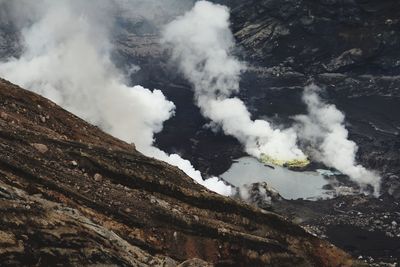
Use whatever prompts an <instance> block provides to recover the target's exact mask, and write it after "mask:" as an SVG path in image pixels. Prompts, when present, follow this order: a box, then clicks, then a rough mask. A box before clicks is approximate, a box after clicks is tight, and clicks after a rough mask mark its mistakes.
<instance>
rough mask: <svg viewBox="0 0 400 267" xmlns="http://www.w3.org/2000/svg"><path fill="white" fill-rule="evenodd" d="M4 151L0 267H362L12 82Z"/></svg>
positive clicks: (1, 92) (3, 99)
mask: <svg viewBox="0 0 400 267" xmlns="http://www.w3.org/2000/svg"><path fill="white" fill-rule="evenodd" d="M0 149H1V153H0V209H1V213H2V216H1V217H0V262H1V263H2V264H1V265H2V266H22V265H25V266H33V265H34V266H59V265H72V266H82V265H87V266H98V265H101V264H104V265H107V266H177V265H178V264H180V263H182V262H184V261H186V262H185V263H182V265H181V266H210V265H211V264H216V265H217V266H265V265H269V266H294V265H296V266H351V265H354V264H355V263H354V262H353V261H352V260H351V258H350V257H349V256H348V255H347V254H346V253H344V252H343V251H341V250H339V249H337V248H336V247H334V246H332V245H330V244H329V243H327V242H325V241H322V240H320V239H318V238H315V237H313V236H311V235H310V234H308V233H306V232H305V231H304V230H303V229H302V228H300V227H299V226H296V225H293V224H291V223H289V222H287V221H285V220H284V219H283V218H281V217H279V216H278V215H276V214H273V213H270V212H267V211H263V210H260V209H256V208H253V207H250V206H247V205H245V204H242V203H239V202H236V201H234V200H232V199H230V198H225V197H221V196H218V195H216V194H214V193H211V192H209V191H207V190H206V189H205V188H203V187H202V186H200V185H197V184H195V183H194V182H193V181H192V180H191V179H190V178H189V177H187V176H186V175H185V174H183V173H182V172H181V171H180V170H178V169H177V168H175V167H172V166H170V165H167V164H166V163H163V162H160V161H157V160H155V159H151V158H147V157H145V156H143V155H142V154H140V153H139V152H137V151H136V150H135V147H134V146H133V145H129V144H126V143H124V142H122V141H120V140H117V139H115V138H113V137H111V136H109V135H107V134H105V133H103V132H102V131H101V130H99V129H98V128H96V127H94V126H92V125H89V124H88V123H86V122H84V121H82V120H81V119H79V118H77V117H75V116H73V115H72V114H70V113H68V112H66V111H65V110H63V109H61V108H60V107H58V106H57V105H55V104H54V103H52V102H50V101H49V100H46V99H44V98H42V97H40V96H38V95H36V94H33V93H31V92H28V91H25V90H23V89H21V88H19V87H17V86H15V85H12V84H10V83H8V82H6V81H4V80H0ZM200 259H201V260H200ZM190 264H191V265H190Z"/></svg>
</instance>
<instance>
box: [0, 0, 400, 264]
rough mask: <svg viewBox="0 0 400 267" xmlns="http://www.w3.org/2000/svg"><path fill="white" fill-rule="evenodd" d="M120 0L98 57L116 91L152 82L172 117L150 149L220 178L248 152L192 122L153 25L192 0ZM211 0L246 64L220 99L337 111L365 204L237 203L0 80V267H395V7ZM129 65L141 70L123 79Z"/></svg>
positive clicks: (185, 90)
mask: <svg viewBox="0 0 400 267" xmlns="http://www.w3.org/2000/svg"><path fill="white" fill-rule="evenodd" d="M132 1H133V2H135V4H136V5H137V7H138V9H137V10H138V12H133V13H129V15H128V14H125V13H124V14H120V15H117V19H116V27H115V28H114V29H113V31H112V38H111V41H110V43H111V44H112V51H111V59H112V61H113V63H114V64H115V65H116V67H117V68H118V69H120V70H124V71H125V72H126V73H127V76H128V77H129V79H128V83H129V84H131V85H136V84H140V85H142V86H144V87H146V88H159V89H160V90H162V93H163V94H164V95H165V96H166V98H167V99H168V100H170V101H172V102H174V104H175V106H176V110H175V115H174V116H173V117H172V118H171V119H169V120H167V121H166V122H165V123H164V125H163V129H162V131H161V132H159V133H157V134H156V135H155V145H156V146H157V147H158V148H160V149H162V150H163V151H166V152H168V153H179V154H180V155H181V156H182V157H183V158H185V159H188V160H190V162H191V163H192V164H193V166H194V167H195V168H196V169H198V170H199V171H201V173H202V175H203V177H207V176H218V175H221V174H222V173H224V172H226V171H227V170H228V169H229V168H230V167H231V165H232V164H233V162H234V160H236V159H238V158H241V157H244V156H246V155H247V154H246V153H245V152H243V151H244V150H243V145H242V144H240V143H239V142H238V141H237V140H236V139H235V138H233V137H230V136H227V135H224V134H223V132H221V131H219V132H215V131H212V130H211V129H210V128H209V127H204V125H206V124H208V123H209V120H207V119H205V118H204V116H202V114H201V111H200V109H199V108H198V107H197V106H196V105H195V104H194V101H193V99H194V97H195V96H194V93H193V90H192V87H193V86H192V85H191V84H190V83H189V82H188V81H187V80H186V78H185V77H184V76H183V75H182V74H181V72H180V71H179V69H178V68H177V66H176V65H174V64H173V63H172V62H171V60H170V56H169V51H167V50H166V49H165V48H164V47H163V46H162V45H161V44H160V42H159V39H160V36H161V28H162V26H163V25H165V24H166V23H167V22H169V21H171V20H172V19H173V18H175V17H176V16H177V15H180V14H183V13H184V12H185V11H186V10H189V9H190V8H191V6H192V4H193V1H183V0H182V1H180V0H169V1H167V2H166V3H163V4H160V2H161V1H156V0H154V1H150V2H149V3H151V4H152V6H151V8H152V9H148V10H147V11H148V12H146V14H145V13H140V12H144V11H143V10H146V5H145V4H143V3H144V1H141V0H132ZM128 2H129V1H128ZM183 2H185V3H183ZM212 2H215V3H219V4H223V5H227V6H228V7H229V8H230V14H231V17H230V25H229V26H230V28H231V30H232V32H233V36H234V39H235V42H236V46H235V50H234V51H233V53H234V55H235V56H236V57H237V58H239V59H240V60H243V61H245V62H246V64H247V68H246V71H245V72H243V73H242V74H241V80H240V91H239V92H238V93H237V94H236V95H235V96H237V97H239V98H240V99H242V100H243V102H244V103H245V104H246V106H247V107H248V109H249V111H250V112H251V114H252V118H264V117H265V118H270V119H272V120H273V121H274V123H276V124H280V125H291V124H292V123H293V119H292V117H293V116H295V115H297V114H303V113H306V106H305V105H304V103H303V102H302V99H301V97H302V93H303V89H304V87H305V86H306V85H308V84H310V83H311V82H313V83H315V84H317V85H318V86H320V87H321V88H323V92H324V93H323V98H324V99H325V100H326V101H327V102H329V103H332V104H334V105H336V107H337V108H338V109H339V110H341V111H342V112H343V113H344V114H345V115H346V128H347V129H348V131H349V139H351V140H353V141H354V142H355V143H357V145H358V147H359V150H358V152H357V161H358V162H359V163H360V164H362V165H363V166H365V167H366V168H368V169H372V170H376V171H377V172H379V174H380V175H381V177H382V183H381V192H380V196H379V197H378V198H376V197H373V196H368V195H363V194H355V195H354V194H351V195H340V196H338V197H335V198H333V199H326V200H316V201H315V200H314V201H310V200H306V199H297V200H287V199H284V198H282V197H281V196H280V195H279V192H278V193H276V192H272V191H270V188H269V187H267V186H266V185H265V184H262V183H258V184H253V185H251V186H250V187H249V191H248V198H247V203H244V202H243V200H241V199H240V198H241V196H240V194H236V195H235V196H232V197H230V198H226V197H222V196H219V195H217V194H214V193H212V192H209V191H207V190H206V189H205V188H203V187H202V186H200V185H198V184H196V183H194V182H193V181H192V179H190V178H189V177H188V176H187V175H185V174H184V173H183V172H181V171H180V170H179V169H177V168H175V167H172V166H170V165H168V164H166V163H163V162H161V161H157V160H155V159H151V158H148V157H145V156H144V155H142V154H141V153H140V152H138V151H137V150H136V149H135V146H134V145H132V144H128V143H125V142H122V141H120V140H118V139H116V138H114V137H111V136H110V135H108V134H105V133H103V132H102V131H101V130H100V129H99V128H97V127H96V126H92V125H90V124H88V123H86V122H84V121H83V120H81V119H79V118H77V117H75V116H74V115H72V114H70V113H68V112H67V111H64V110H63V109H61V108H60V107H58V106H57V105H55V104H54V103H52V102H50V101H48V100H46V99H44V98H42V97H40V96H38V95H36V94H34V93H31V92H29V91H25V90H24V89H21V88H19V87H18V86H15V85H13V84H11V83H9V82H7V81H4V80H2V81H1V82H0V113H1V116H0V147H1V150H0V157H1V158H0V203H1V204H0V210H1V211H2V216H1V218H0V265H5V266H50V265H54V266H56V265H59V266H61V265H72V266H82V265H87V266H90V265H99V264H105V265H110V266H177V265H179V264H181V266H212V265H216V266H359V265H360V266H364V265H365V266H366V265H370V266H398V265H399V264H400V256H399V255H400V207H399V203H400V118H399V114H400V50H399V47H400V17H399V14H400V3H399V2H398V1H396V0H382V1H373V0H353V1H341V0H330V1H327V0H324V1H313V0H284V1H282V0H249V1H242V0H220V1H212ZM0 5H1V7H4V8H2V9H1V10H0V58H1V62H5V61H7V60H9V58H10V57H12V56H14V57H17V58H18V57H19V56H21V54H23V53H24V45H23V42H22V37H21V33H19V32H18V29H17V26H16V25H14V24H13V23H12V21H11V19H10V17H9V16H8V15H7V14H6V13H7V12H6V10H7V8H9V6H7V1H0ZM154 10H156V11H157V12H155V11H154ZM139 11H140V12H139ZM32 12H36V11H35V10H33V11H32ZM39 13H40V12H39ZM148 13H150V15H149V14H148ZM153 13H154V14H153ZM132 65H137V66H139V67H140V68H136V69H134V71H133V72H132V71H131V70H132ZM54 71H57V70H54ZM2 78H7V77H2ZM27 89H30V88H27ZM99 126H101V125H99ZM323 167H325V166H322V165H321V164H320V163H317V162H312V164H311V166H310V168H311V169H313V170H315V169H318V168H323ZM338 179H339V182H340V183H341V185H348V186H350V187H351V186H355V187H356V185H354V184H353V183H352V182H351V181H349V179H348V178H346V177H338ZM299 190H301V188H299ZM265 192H267V194H268V196H269V197H268V198H267V199H266V198H265ZM331 244H333V245H331ZM185 261H186V262H185ZM183 262H185V263H183Z"/></svg>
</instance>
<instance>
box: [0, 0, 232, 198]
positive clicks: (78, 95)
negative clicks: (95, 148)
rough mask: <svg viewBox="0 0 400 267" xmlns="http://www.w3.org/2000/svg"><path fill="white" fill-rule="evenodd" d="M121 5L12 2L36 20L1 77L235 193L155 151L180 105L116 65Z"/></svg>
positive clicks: (99, 0)
mask: <svg viewBox="0 0 400 267" xmlns="http://www.w3.org/2000/svg"><path fill="white" fill-rule="evenodd" d="M6 2H7V1H6ZM116 2H117V1H105V0H96V1H77V0H57V1H53V0H42V1H39V0H38V1H36V0H35V1H24V0H13V1H12V5H13V7H15V8H16V9H18V10H21V9H24V10H27V9H28V10H29V9H30V8H31V9H32V10H35V16H33V17H31V18H29V21H25V22H24V23H21V22H20V21H18V25H24V26H23V27H22V29H21V34H22V39H23V41H24V46H25V49H24V51H23V54H22V55H21V56H20V57H19V58H11V59H9V60H7V62H2V63H0V75H1V76H3V77H4V78H6V79H9V80H10V81H12V82H14V83H17V84H19V85H20V86H22V87H25V88H27V89H31V90H34V91H36V92H37V93H39V94H41V95H43V96H45V97H48V98H50V99H51V100H53V101H55V102H56V103H57V104H59V105H61V106H63V107H64V108H66V109H68V110H69V111H71V112H73V113H75V114H77V115H78V116H81V117H83V118H84V119H86V120H88V121H90V122H91V123H93V124H96V125H98V126H100V127H101V128H102V129H104V130H105V131H107V132H109V133H110V134H112V135H114V136H116V137H118V138H121V139H122V140H125V141H128V142H134V143H135V144H136V147H137V148H138V150H139V151H141V152H143V153H144V154H146V155H148V156H153V157H156V158H158V159H161V160H164V161H167V162H168V163H170V164H172V165H176V166H178V167H179V168H181V169H182V170H183V171H184V172H186V173H187V174H188V175H189V176H191V177H192V178H193V179H194V180H196V181H197V182H199V183H201V184H203V185H205V186H206V187H208V188H209V189H211V190H213V191H216V192H218V193H221V194H224V195H229V194H230V193H231V191H230V190H231V188H230V187H229V186H226V185H225V184H224V183H223V182H221V181H218V179H216V178H212V179H209V180H206V181H203V179H202V177H201V174H200V172H198V171H196V170H195V169H194V168H193V167H192V165H191V164H190V162H189V161H187V160H184V159H182V158H181V157H180V156H178V155H168V154H166V153H164V152H163V151H161V150H159V149H157V148H155V147H154V146H153V142H154V134H155V133H157V132H160V131H161V130H162V127H163V123H164V121H166V120H168V119H169V118H170V117H171V116H173V114H174V109H175V106H174V104H173V103H172V102H170V101H168V100H167V99H166V98H165V96H164V95H163V94H162V92H161V91H160V90H153V91H150V90H149V89H145V88H143V87H141V86H133V87H129V86H127V85H125V83H124V77H123V76H122V75H121V74H120V73H119V72H118V70H117V69H116V67H115V66H114V64H113V63H112V62H111V59H110V58H111V49H112V46H111V44H110V41H109V34H110V29H111V27H112V23H113V21H112V17H113V16H114V13H113V12H115V9H114V7H115V6H114V4H115V3H116ZM125 2H126V1H125ZM3 3H4V1H1V0H0V4H3ZM7 3H9V2H7ZM26 5H28V6H26ZM105 18H108V21H104V20H105Z"/></svg>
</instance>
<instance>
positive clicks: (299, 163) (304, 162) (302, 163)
mask: <svg viewBox="0 0 400 267" xmlns="http://www.w3.org/2000/svg"><path fill="white" fill-rule="evenodd" d="M260 161H261V162H262V163H265V164H272V165H277V166H283V167H287V168H304V167H307V166H308V164H310V161H309V160H308V159H307V158H304V159H294V160H289V161H284V160H279V159H274V158H272V157H270V156H268V155H266V154H261V156H260Z"/></svg>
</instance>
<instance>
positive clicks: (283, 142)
mask: <svg viewBox="0 0 400 267" xmlns="http://www.w3.org/2000/svg"><path fill="white" fill-rule="evenodd" d="M229 16H230V14H229V9H228V8H227V7H225V6H222V5H217V4H212V3H210V2H208V1H198V2H197V3H196V4H195V6H194V8H193V9H192V10H191V11H189V12H187V13H186V14H185V15H183V16H180V17H178V18H177V19H176V20H174V21H173V22H171V23H169V24H168V25H167V26H166V28H165V29H164V31H163V41H164V44H165V45H166V46H167V47H168V48H169V49H170V50H171V51H172V59H173V60H174V61H176V62H177V63H178V65H179V69H180V71H181V72H182V73H183V74H184V76H185V77H186V78H187V79H188V80H189V81H190V82H191V83H192V84H193V87H194V91H195V98H196V99H195V101H196V104H197V105H198V106H199V107H200V109H201V112H202V114H203V115H204V116H205V117H206V118H208V119H210V120H211V121H212V122H213V125H215V126H217V127H221V128H222V130H223V131H224V133H225V134H227V135H231V136H234V137H235V138H237V139H238V140H239V141H240V142H241V143H242V144H243V145H244V147H245V150H246V152H247V153H249V154H250V155H252V156H254V157H257V158H260V156H261V155H262V154H266V155H268V156H269V157H271V158H274V159H277V160H280V161H283V162H287V161H292V160H304V159H306V156H305V155H304V154H303V152H302V151H301V150H300V149H299V148H298V147H297V145H296V143H297V136H296V132H295V131H294V130H292V129H285V130H281V129H278V128H274V127H273V126H272V125H271V124H270V123H269V122H267V121H265V120H252V119H251V114H250V113H249V111H248V110H247V108H246V106H245V104H244V103H243V101H242V100H240V99H239V98H237V97H232V95H233V94H234V93H236V92H238V91H239V80H240V74H241V73H242V71H243V70H244V69H245V65H244V64H243V63H242V62H240V61H239V60H238V59H236V58H235V57H234V56H233V55H232V49H233V48H234V45H235V41H234V38H233V35H232V32H231V30H230V28H229V26H230V25H229Z"/></svg>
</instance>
